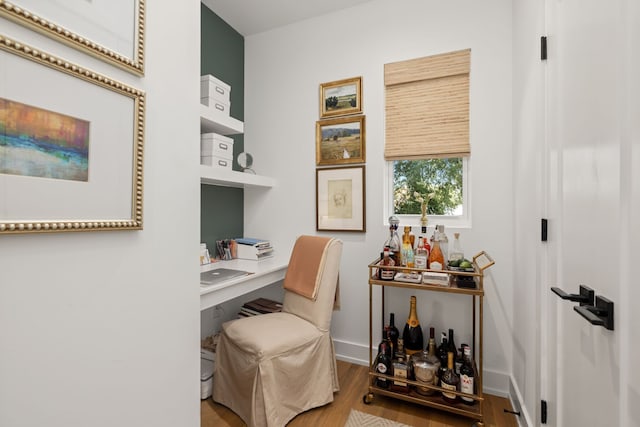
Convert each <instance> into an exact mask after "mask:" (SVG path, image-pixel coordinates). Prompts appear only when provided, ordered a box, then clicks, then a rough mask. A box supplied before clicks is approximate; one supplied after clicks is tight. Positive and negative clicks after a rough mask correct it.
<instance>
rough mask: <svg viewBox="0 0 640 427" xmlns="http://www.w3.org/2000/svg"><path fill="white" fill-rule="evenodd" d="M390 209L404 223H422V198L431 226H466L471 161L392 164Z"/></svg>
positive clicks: (455, 160)
mask: <svg viewBox="0 0 640 427" xmlns="http://www.w3.org/2000/svg"><path fill="white" fill-rule="evenodd" d="M388 168H389V174H388V182H389V184H388V186H389V191H388V195H389V198H388V201H387V202H388V203H387V204H388V209H387V212H389V215H396V216H398V217H399V218H400V220H401V223H405V224H414V225H419V224H420V216H421V210H420V198H425V197H426V196H427V195H431V198H430V200H429V203H428V205H427V215H428V217H429V225H435V224H436V223H438V224H445V225H457V226H460V225H466V224H467V223H468V219H469V209H468V206H469V204H468V202H467V199H468V194H467V193H468V188H467V187H468V185H467V182H468V179H467V177H468V170H469V168H468V159H467V158H463V157H450V158H442V159H424V160H395V161H390V162H388Z"/></svg>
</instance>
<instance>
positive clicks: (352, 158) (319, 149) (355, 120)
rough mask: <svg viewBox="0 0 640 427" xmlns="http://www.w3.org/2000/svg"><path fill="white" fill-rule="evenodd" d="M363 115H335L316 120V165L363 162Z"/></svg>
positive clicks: (364, 137)
mask: <svg viewBox="0 0 640 427" xmlns="http://www.w3.org/2000/svg"><path fill="white" fill-rule="evenodd" d="M365 160H366V129H365V117H364V116H349V117H336V118H334V119H327V120H319V121H317V122H316V165H317V166H330V165H342V164H351V163H364V162H365Z"/></svg>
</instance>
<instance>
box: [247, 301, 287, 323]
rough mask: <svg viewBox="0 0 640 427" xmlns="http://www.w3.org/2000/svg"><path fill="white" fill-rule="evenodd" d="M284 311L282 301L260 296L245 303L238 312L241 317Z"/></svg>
mask: <svg viewBox="0 0 640 427" xmlns="http://www.w3.org/2000/svg"><path fill="white" fill-rule="evenodd" d="M280 311H282V303H279V302H277V301H273V300H270V299H267V298H258V299H254V300H253V301H249V302H246V303H244V305H243V306H242V307H241V308H240V313H238V318H240V317H251V316H257V315H259V314H266V313H279V312H280Z"/></svg>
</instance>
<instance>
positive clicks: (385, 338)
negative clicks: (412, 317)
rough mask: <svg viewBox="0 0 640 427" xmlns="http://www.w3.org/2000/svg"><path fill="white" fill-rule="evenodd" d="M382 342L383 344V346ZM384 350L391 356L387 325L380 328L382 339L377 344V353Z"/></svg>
mask: <svg viewBox="0 0 640 427" xmlns="http://www.w3.org/2000/svg"><path fill="white" fill-rule="evenodd" d="M383 344H384V346H383ZM383 348H384V351H386V353H387V356H389V358H390V359H391V358H393V349H392V346H391V341H390V340H389V327H388V326H385V327H384V329H383V330H382V341H380V344H378V353H381V352H382V351H383Z"/></svg>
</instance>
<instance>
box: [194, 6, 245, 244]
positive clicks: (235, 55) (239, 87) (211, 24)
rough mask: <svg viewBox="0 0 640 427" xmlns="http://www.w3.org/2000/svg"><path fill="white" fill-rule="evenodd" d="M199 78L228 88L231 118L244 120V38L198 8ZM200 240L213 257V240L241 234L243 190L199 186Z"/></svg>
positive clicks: (237, 146) (237, 149)
mask: <svg viewBox="0 0 640 427" xmlns="http://www.w3.org/2000/svg"><path fill="white" fill-rule="evenodd" d="M200 37H201V40H200V49H201V50H200V75H203V76H204V75H207V74H211V75H213V76H215V77H217V78H218V79H220V80H222V81H223V82H225V83H227V84H228V85H230V86H231V108H230V112H231V116H232V117H234V118H236V119H238V120H240V121H244V37H243V36H242V35H241V34H240V33H238V32H237V31H236V30H234V29H233V28H232V27H231V26H229V24H227V23H226V22H225V21H224V20H222V19H221V18H220V17H219V16H218V15H216V14H215V13H213V12H212V11H211V10H210V9H209V8H208V7H206V6H205V5H203V4H201V5H200ZM233 141H234V143H233V169H234V170H239V167H238V164H237V162H236V158H237V156H238V153H241V152H242V151H243V150H244V137H243V135H233ZM200 200H201V202H200V241H201V242H203V243H206V244H207V247H208V248H209V252H211V254H212V255H214V254H216V250H215V247H216V244H215V243H216V240H222V239H229V238H234V237H239V236H242V235H243V234H244V230H243V226H244V223H243V219H244V190H243V189H241V188H231V187H220V186H213V185H201V186H200Z"/></svg>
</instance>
